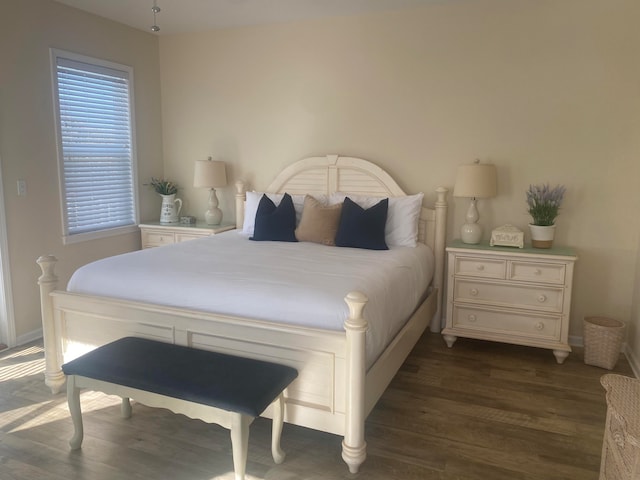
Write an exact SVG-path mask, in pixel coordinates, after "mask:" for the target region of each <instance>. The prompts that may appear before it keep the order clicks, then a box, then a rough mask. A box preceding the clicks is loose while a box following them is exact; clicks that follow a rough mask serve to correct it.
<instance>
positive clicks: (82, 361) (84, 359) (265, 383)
mask: <svg viewBox="0 0 640 480" xmlns="http://www.w3.org/2000/svg"><path fill="white" fill-rule="evenodd" d="M62 370H63V371H64V373H65V374H67V376H68V377H67V399H68V402H69V410H70V412H71V418H72V420H73V425H74V428H75V432H74V435H73V437H72V438H71V440H70V441H69V445H70V446H71V448H72V449H78V448H80V445H81V444H82V437H83V427H82V413H81V409H80V389H82V388H87V389H91V390H97V391H101V392H104V393H107V394H111V395H119V396H120V397H122V415H123V416H124V417H125V418H129V417H130V416H131V404H130V403H129V398H134V399H135V400H136V401H139V402H140V403H143V404H145V405H149V406H152V407H162V408H167V409H169V410H171V411H172V412H175V413H182V414H184V415H186V416H188V417H191V418H198V419H201V420H203V421H205V422H208V423H217V424H219V425H221V426H223V427H225V428H227V429H229V430H230V431H231V445H232V451H233V466H234V469H235V478H236V480H244V478H245V476H244V474H245V469H246V463H247V448H248V444H249V425H251V422H253V420H254V419H255V418H256V417H257V416H259V415H260V414H261V413H262V412H263V411H264V410H265V409H266V408H267V407H268V406H269V405H270V404H272V403H274V407H275V408H274V412H273V425H272V441H271V453H272V455H273V460H274V461H275V462H276V463H281V462H282V461H283V460H284V452H283V451H282V450H281V448H280V436H281V433H282V423H283V414H284V401H283V394H282V392H283V390H284V389H285V388H286V387H287V386H288V385H289V384H290V383H291V381H293V379H294V378H296V376H297V375H298V372H297V371H296V370H295V369H293V368H291V367H287V366H284V365H277V364H274V363H269V362H263V361H259V360H252V359H248V358H241V357H234V356H231V355H225V354H221V353H215V352H209V351H205V350H197V349H193V348H189V347H183V346H180V345H173V344H169V343H163V342H157V341H153V340H147V339H143V338H136V337H126V338H122V339H120V340H116V341H115V342H112V343H109V344H107V345H104V346H102V347H98V348H97V349H95V350H93V351H91V352H89V353H87V354H85V355H83V356H81V357H79V358H76V359H75V360H72V361H70V362H68V363H66V364H64V365H63V366H62Z"/></svg>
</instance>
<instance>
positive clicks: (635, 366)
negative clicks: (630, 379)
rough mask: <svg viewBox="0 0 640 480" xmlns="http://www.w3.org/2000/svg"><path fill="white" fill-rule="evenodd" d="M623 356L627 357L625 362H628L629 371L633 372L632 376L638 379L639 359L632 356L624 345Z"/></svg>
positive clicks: (639, 370) (639, 376) (639, 374)
mask: <svg viewBox="0 0 640 480" xmlns="http://www.w3.org/2000/svg"><path fill="white" fill-rule="evenodd" d="M624 354H625V356H626V357H627V360H629V365H630V366H631V370H633V374H634V375H635V376H636V378H640V361H639V360H640V359H638V357H636V356H635V355H634V354H633V352H632V351H631V349H630V348H629V346H628V345H627V344H626V343H625V345H624Z"/></svg>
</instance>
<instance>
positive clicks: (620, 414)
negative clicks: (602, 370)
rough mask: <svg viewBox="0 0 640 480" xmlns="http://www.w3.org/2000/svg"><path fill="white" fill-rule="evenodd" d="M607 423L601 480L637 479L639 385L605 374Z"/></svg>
mask: <svg viewBox="0 0 640 480" xmlns="http://www.w3.org/2000/svg"><path fill="white" fill-rule="evenodd" d="M600 383H602V386H603V387H604V388H605V390H606V391H607V422H606V426H605V430H604V441H603V442H602V458H601V463H600V480H638V479H640V381H638V380H637V379H635V378H630V377H623V376H621V375H614V374H611V373H608V374H606V375H603V376H602V378H601V379H600Z"/></svg>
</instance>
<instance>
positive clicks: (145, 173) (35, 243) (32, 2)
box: [0, 0, 163, 342]
mask: <svg viewBox="0 0 640 480" xmlns="http://www.w3.org/2000/svg"><path fill="white" fill-rule="evenodd" d="M51 47H54V48H59V49H63V50H68V51H72V52H76V53H81V54H85V55H89V56H93V57H97V58H102V59H105V60H110V61H113V62H117V63H122V64H126V65H131V66H133V68H134V78H135V85H134V98H135V108H136V123H135V128H136V133H137V152H138V167H139V170H138V174H139V178H140V180H141V181H143V180H145V179H148V178H150V177H151V175H152V174H153V175H155V176H160V175H162V169H163V165H162V147H161V142H162V130H161V123H160V72H159V56H158V39H157V37H155V36H154V35H152V34H150V33H149V34H148V33H145V32H141V31H138V30H134V29H131V28H129V27H125V26H123V25H120V24H117V23H114V22H111V21H108V20H105V19H102V18H99V17H96V16H93V15H89V14H85V13H83V12H81V11H79V10H76V9H72V8H69V7H66V6H63V5H61V4H58V3H55V2H52V1H49V0H4V1H3V2H2V15H0V159H1V160H2V174H3V184H2V194H3V196H4V201H5V205H6V224H7V234H8V244H9V245H8V247H9V259H4V260H5V261H7V260H8V262H9V266H10V269H11V278H12V285H11V287H12V290H13V303H14V307H15V319H16V335H17V337H18V341H19V342H20V341H26V340H28V339H30V338H33V337H35V336H37V335H38V334H39V329H40V328H41V326H40V304H39V293H38V289H37V285H36V280H37V278H38V276H39V275H40V269H39V267H38V265H36V263H35V261H36V259H37V258H38V256H40V255H42V254H54V255H56V256H57V257H58V259H59V260H60V263H59V266H58V269H57V271H58V274H59V277H60V286H61V287H64V286H65V285H66V282H67V280H68V278H69V275H70V274H71V272H73V271H74V270H75V269H76V268H77V267H78V266H80V265H82V264H84V263H87V262H89V261H92V260H95V259H97V258H102V257H106V256H109V255H114V254H117V253H121V252H125V251H130V250H135V249H137V248H139V247H140V235H139V234H138V233H132V234H128V235H122V236H118V237H111V238H108V239H103V240H95V241H89V242H83V243H80V244H74V245H67V246H63V245H62V220H61V211H60V195H59V186H58V170H57V154H56V139H55V127H54V114H53V99H52V76H51V66H50V58H49V49H50V48H51ZM18 179H24V180H26V182H27V196H26V197H18V196H17V191H16V181H17V180H18ZM140 198H141V215H142V216H143V218H145V217H146V218H151V217H152V216H153V215H154V214H156V211H157V209H158V208H159V206H158V203H157V198H156V197H155V195H153V194H152V193H151V192H150V191H149V192H147V191H145V190H141V195H140Z"/></svg>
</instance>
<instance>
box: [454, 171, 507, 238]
mask: <svg viewBox="0 0 640 480" xmlns="http://www.w3.org/2000/svg"><path fill="white" fill-rule="evenodd" d="M496 177H497V175H496V167H495V165H490V164H481V163H480V161H479V160H476V162H475V163H473V164H471V165H460V166H459V167H458V173H457V175H456V184H455V187H454V188H453V196H454V197H467V198H471V205H469V210H468V211H467V216H466V223H465V224H464V225H462V228H461V230H460V238H461V239H462V242H463V243H468V244H476V243H480V240H481V239H482V226H481V225H480V224H478V219H479V218H480V216H479V215H478V209H477V207H476V199H477V198H491V197H495V196H496V192H497V180H496Z"/></svg>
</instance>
